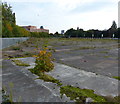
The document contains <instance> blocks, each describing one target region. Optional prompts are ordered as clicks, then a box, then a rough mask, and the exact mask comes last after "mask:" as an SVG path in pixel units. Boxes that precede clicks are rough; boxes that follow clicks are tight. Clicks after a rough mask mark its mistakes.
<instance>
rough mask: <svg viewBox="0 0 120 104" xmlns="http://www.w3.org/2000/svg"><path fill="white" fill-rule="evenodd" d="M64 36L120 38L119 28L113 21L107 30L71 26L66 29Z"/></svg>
mask: <svg viewBox="0 0 120 104" xmlns="http://www.w3.org/2000/svg"><path fill="white" fill-rule="evenodd" d="M64 37H67V38H68V37H85V38H120V28H117V24H116V22H115V21H113V23H112V26H111V27H110V28H109V29H108V30H98V29H97V30H95V29H91V30H87V31H84V30H83V29H79V28H77V29H76V30H75V29H73V28H71V29H69V30H67V31H66V32H65V34H64Z"/></svg>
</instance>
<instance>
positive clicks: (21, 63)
mask: <svg viewBox="0 0 120 104" xmlns="http://www.w3.org/2000/svg"><path fill="white" fill-rule="evenodd" d="M12 61H13V62H14V63H15V64H16V65H18V66H30V65H29V64H26V63H24V62H22V61H20V60H12Z"/></svg>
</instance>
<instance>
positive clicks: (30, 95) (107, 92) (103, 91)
mask: <svg viewBox="0 0 120 104" xmlns="http://www.w3.org/2000/svg"><path fill="white" fill-rule="evenodd" d="M19 60H22V61H23V62H26V63H29V64H30V65H31V66H30V67H19V66H16V65H15V64H14V63H12V62H11V61H10V60H3V80H2V81H3V85H4V86H5V87H7V92H9V87H10V86H11V85H10V83H13V88H12V91H13V92H12V93H13V98H14V101H18V99H21V101H23V102H65V101H70V100H69V98H67V97H65V96H64V97H63V98H62V99H61V98H60V93H59V87H58V86H57V85H56V84H53V83H50V82H44V81H42V80H40V79H36V78H37V76H36V75H33V74H32V73H31V72H30V71H28V70H27V69H28V68H31V67H34V61H35V59H34V58H30V57H29V58H20V59H19ZM48 74H49V75H52V76H53V77H55V78H56V79H59V80H61V81H62V83H63V85H74V86H76V87H80V88H87V89H93V90H94V91H95V93H97V94H99V95H103V96H117V95H118V80H116V79H113V78H110V77H107V76H103V75H96V74H95V73H91V72H86V71H84V70H80V69H79V70H78V69H76V68H72V67H69V66H66V65H63V64H58V63H55V70H53V71H51V72H49V73H48Z"/></svg>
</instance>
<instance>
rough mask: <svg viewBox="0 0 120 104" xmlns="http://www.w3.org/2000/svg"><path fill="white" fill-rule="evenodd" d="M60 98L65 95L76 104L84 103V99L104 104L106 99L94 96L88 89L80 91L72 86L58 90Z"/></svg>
mask: <svg viewBox="0 0 120 104" xmlns="http://www.w3.org/2000/svg"><path fill="white" fill-rule="evenodd" d="M60 93H61V96H62V95H63V94H65V95H66V96H67V97H70V99H71V100H75V101H76V102H83V103H85V101H86V98H92V99H93V100H94V102H106V99H105V98H104V97H102V96H99V95H96V94H94V91H93V90H90V89H80V88H78V87H77V88H76V87H73V86H63V87H61V88H60Z"/></svg>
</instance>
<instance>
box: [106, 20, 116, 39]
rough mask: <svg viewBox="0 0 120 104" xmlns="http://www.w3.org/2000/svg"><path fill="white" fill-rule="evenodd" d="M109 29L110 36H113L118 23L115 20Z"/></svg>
mask: <svg viewBox="0 0 120 104" xmlns="http://www.w3.org/2000/svg"><path fill="white" fill-rule="evenodd" d="M108 31H109V37H110V38H112V36H113V34H115V32H116V31H117V24H116V22H115V21H113V23H112V26H111V27H110V28H109V29H108Z"/></svg>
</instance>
